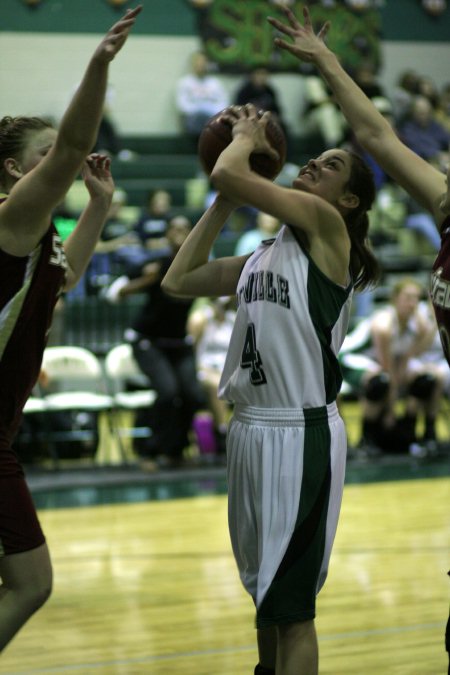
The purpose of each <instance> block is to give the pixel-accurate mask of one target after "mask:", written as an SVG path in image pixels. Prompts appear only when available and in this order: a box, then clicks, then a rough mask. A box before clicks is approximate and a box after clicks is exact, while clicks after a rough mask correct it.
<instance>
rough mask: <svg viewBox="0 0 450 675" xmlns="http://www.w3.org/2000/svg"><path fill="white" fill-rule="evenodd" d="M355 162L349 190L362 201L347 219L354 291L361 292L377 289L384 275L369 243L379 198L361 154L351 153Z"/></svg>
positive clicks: (348, 185) (371, 174) (371, 175)
mask: <svg viewBox="0 0 450 675" xmlns="http://www.w3.org/2000/svg"><path fill="white" fill-rule="evenodd" d="M348 154H349V155H350V157H351V160H352V165H351V170H350V178H349V180H348V183H347V185H346V189H347V190H349V191H350V192H351V193H352V194H354V195H356V196H357V197H358V198H359V205H358V206H357V207H356V208H355V209H352V210H351V211H350V212H349V213H348V214H347V216H346V217H345V223H346V225H347V232H348V234H349V237H350V241H351V251H350V271H351V273H352V277H353V282H354V285H355V289H356V290H358V291H362V290H364V289H365V288H367V287H369V286H374V285H376V283H377V282H378V281H379V279H380V276H381V268H380V265H379V263H378V260H377V259H376V258H375V256H374V254H373V252H372V250H371V248H370V243H369V216H368V211H369V210H370V208H371V206H372V204H373V201H374V199H375V195H376V189H375V182H374V179H373V173H372V171H371V170H370V169H369V167H368V166H367V164H366V163H365V161H364V160H363V159H361V157H359V155H356V154H355V153H353V152H349V153H348Z"/></svg>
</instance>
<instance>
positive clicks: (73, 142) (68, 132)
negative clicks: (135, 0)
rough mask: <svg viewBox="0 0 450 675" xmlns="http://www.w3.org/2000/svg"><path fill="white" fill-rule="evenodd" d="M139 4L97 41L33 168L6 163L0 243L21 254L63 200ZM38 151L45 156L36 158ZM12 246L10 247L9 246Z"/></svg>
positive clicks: (22, 162)
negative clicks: (10, 183) (7, 190)
mask: <svg viewBox="0 0 450 675" xmlns="http://www.w3.org/2000/svg"><path fill="white" fill-rule="evenodd" d="M140 11H141V7H137V8H136V9H134V10H127V12H126V13H125V15H124V16H123V17H122V18H121V19H120V20H119V21H118V22H117V23H115V24H114V25H113V26H112V28H111V29H110V30H109V31H108V33H107V34H106V35H105V37H104V38H103V39H102V41H101V42H100V44H99V45H98V47H97V49H96V50H95V52H94V54H93V56H92V57H91V59H90V61H89V64H88V66H87V69H86V72H85V74H84V77H83V79H82V82H81V84H80V86H79V87H78V89H77V91H76V93H75V95H74V97H73V99H72V101H71V103H70V105H69V107H68V109H67V111H66V113H65V114H64V116H63V118H62V121H61V124H60V128H59V131H58V133H57V134H56V135H55V136H54V137H53V138H52V137H51V136H48V137H46V142H47V144H48V147H44V148H38V150H39V153H41V154H40V156H39V158H38V159H39V161H38V162H37V163H36V164H35V166H32V165H29V164H27V162H26V159H27V158H26V157H24V156H23V153H22V157H19V158H15V159H13V160H12V161H9V160H7V162H8V161H9V164H8V165H7V166H8V171H9V172H10V175H11V179H12V180H13V181H15V184H14V186H13V187H12V189H11V191H10V194H9V197H8V199H7V200H6V202H5V203H4V205H3V206H2V208H1V210H0V228H1V234H0V245H3V246H5V247H6V249H7V250H9V252H11V253H16V254H17V255H25V254H26V253H27V252H29V250H31V248H33V246H35V245H36V244H37V242H38V241H39V240H40V238H41V237H42V235H43V234H44V232H45V231H46V229H47V228H48V224H49V220H50V217H51V214H52V212H53V210H54V208H55V207H56V206H57V205H58V204H59V203H60V202H61V201H62V200H63V198H64V196H65V194H66V192H67V190H68V189H69V187H70V185H71V184H72V182H73V180H74V179H75V178H76V176H77V175H78V173H79V172H80V169H81V167H82V165H83V162H84V160H85V158H86V156H87V155H88V154H89V152H90V151H91V149H92V147H93V145H94V143H95V139H96V136H97V132H98V127H99V124H100V120H101V116H102V110H103V102H104V97H105V91H106V84H107V77H108V69H109V64H110V62H111V61H112V60H113V59H114V57H115V56H116V54H117V53H118V52H119V51H120V49H121V48H122V47H123V45H124V44H125V42H126V39H127V37H128V34H129V32H130V30H131V28H132V26H133V25H134V23H135V20H136V17H137V15H138V14H139V13H140ZM42 155H45V156H44V157H42ZM15 247H16V250H14V248H15Z"/></svg>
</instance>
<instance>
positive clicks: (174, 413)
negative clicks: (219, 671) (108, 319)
mask: <svg viewBox="0 0 450 675" xmlns="http://www.w3.org/2000/svg"><path fill="white" fill-rule="evenodd" d="M352 75H353V77H354V78H355V80H356V81H357V82H358V84H359V85H360V86H361V87H362V88H363V89H364V91H365V93H366V94H367V96H369V97H370V98H372V100H373V102H374V103H375V105H376V106H377V108H378V109H379V110H380V112H382V113H383V115H385V116H386V117H387V118H388V119H389V121H390V123H391V124H392V125H393V126H394V127H395V128H396V130H397V133H398V134H399V135H400V137H401V138H402V140H403V141H404V142H405V143H406V144H407V145H408V146H409V147H411V149H413V150H414V151H415V152H416V153H418V154H420V155H421V156H422V157H424V158H425V159H426V160H427V161H429V162H431V163H433V164H435V165H436V166H438V167H440V168H441V169H442V170H445V168H446V166H447V164H448V163H449V160H450V154H449V149H450V84H447V85H445V86H443V87H442V88H441V89H439V88H438V87H437V86H436V85H435V84H434V83H433V81H432V79H431V78H429V77H427V76H421V75H420V74H418V73H417V72H415V71H413V70H408V71H405V72H403V73H401V75H400V77H399V79H398V82H397V85H396V87H395V89H394V91H393V93H392V95H391V96H388V95H387V93H386V91H385V90H384V88H383V86H382V85H381V83H380V82H379V81H378V80H377V76H376V72H375V69H374V68H373V67H372V64H370V63H364V64H363V65H362V66H361V67H360V68H359V69H358V70H357V71H355V72H354V73H352ZM303 91H304V93H305V101H304V108H303V111H302V116H303V117H302V119H303V121H304V124H303V129H304V133H305V134H310V135H311V136H312V137H315V138H316V140H317V142H318V144H319V147H323V148H324V149H325V148H329V147H335V146H341V147H345V148H347V149H351V150H353V151H355V152H356V153H359V154H364V153H363V151H362V149H361V148H360V147H359V146H358V144H357V143H356V140H355V138H354V137H353V136H352V134H351V133H350V132H349V130H348V128H347V127H346V124H345V122H344V119H343V117H342V115H341V113H340V111H339V109H338V107H337V105H336V103H335V102H334V101H333V98H332V96H331V95H330V93H329V92H328V91H327V90H326V88H325V85H324V83H323V81H322V80H321V79H320V78H318V77H315V76H314V75H308V76H306V77H305V78H304V88H303ZM246 102H252V103H254V104H255V105H257V106H258V107H259V108H264V109H267V110H271V111H272V112H273V114H275V115H276V116H277V118H278V119H279V121H280V123H281V124H282V125H283V127H284V129H285V132H286V136H287V138H288V139H289V138H290V132H289V129H288V126H287V125H286V123H285V120H284V115H283V110H282V105H281V103H280V100H279V96H278V94H277V91H276V88H275V86H274V85H273V84H272V83H271V82H270V73H269V72H268V71H267V70H266V69H264V68H256V69H254V70H253V71H251V72H249V73H248V74H247V75H246V76H245V77H243V78H242V81H241V83H240V85H239V86H238V87H237V88H236V91H235V95H234V98H233V97H230V95H229V94H227V92H226V90H225V88H224V87H223V85H222V84H221V82H220V79H219V77H218V76H217V75H216V74H214V73H211V71H210V68H209V64H208V61H207V59H206V56H205V54H204V53H203V52H196V53H195V54H193V55H192V59H191V62H190V72H189V73H188V74H186V75H185V76H184V77H183V78H182V79H181V80H180V81H179V82H178V84H177V87H176V104H177V107H178V110H179V113H180V129H181V131H182V133H185V134H187V135H188V136H189V137H190V138H192V139H193V140H194V141H196V139H197V138H198V135H199V133H200V131H201V129H202V127H203V125H204V123H205V121H206V120H207V119H208V118H209V117H210V116H211V115H213V114H215V113H217V112H218V111H219V110H221V109H223V108H224V107H225V106H226V105H229V104H231V103H236V104H239V105H242V104H245V103H246ZM97 145H98V146H99V147H100V146H101V147H102V148H106V149H109V151H110V154H112V155H113V156H116V157H118V158H119V159H122V160H125V161H129V160H130V156H127V155H126V153H125V154H124V153H123V152H122V151H123V148H122V144H121V143H120V140H119V139H118V138H117V133H116V130H114V125H113V122H112V120H111V118H110V116H109V112H108V109H105V116H104V124H103V125H102V128H101V136H99V139H98V143H97ZM194 147H195V146H193V152H195V150H194ZM121 152H122V156H121V154H120V153H121ZM131 159H132V158H131ZM365 159H366V160H367V161H368V162H369V163H370V164H371V168H372V170H373V172H374V176H375V180H376V184H377V191H378V193H377V199H376V202H375V205H374V207H373V209H372V212H371V214H370V217H371V240H372V245H373V247H374V249H375V251H379V254H380V259H382V260H383V261H385V260H386V255H387V257H389V253H390V252H394V253H396V255H397V256H398V255H400V257H403V260H405V259H406V258H407V256H408V255H409V256H410V257H412V258H416V259H417V257H419V258H420V257H421V256H422V257H423V256H428V255H433V253H434V252H435V251H437V250H438V248H439V234H438V232H437V231H436V227H435V225H434V223H433V221H432V219H431V217H430V215H429V214H428V213H426V212H424V210H423V209H422V208H421V207H420V205H419V204H417V203H415V202H413V201H412V200H411V199H410V198H409V197H408V196H407V195H406V193H405V192H404V191H403V190H402V189H401V188H399V187H398V186H397V185H395V184H394V183H393V182H392V181H391V180H390V179H389V178H388V177H387V176H386V174H385V173H384V172H383V171H382V170H381V168H380V167H378V166H377V165H376V164H375V162H373V160H372V159H371V158H370V157H368V156H365ZM289 161H291V162H294V163H295V157H293V156H292V155H290V157H289ZM213 197H214V192H213V191H212V190H211V191H210V192H208V194H207V197H206V202H205V206H207V205H208V200H211V199H212V198H213ZM172 201H173V200H172V196H171V193H170V191H169V190H165V189H156V190H151V191H150V192H149V194H148V196H147V199H146V203H145V204H142V205H141V210H140V213H137V209H136V206H135V207H134V210H133V215H134V217H133V218H130V216H129V214H128V213H126V211H127V208H128V206H129V205H128V198H127V194H126V192H125V191H124V190H122V189H121V188H120V187H118V188H117V190H116V193H115V195H114V200H113V204H112V206H111V210H110V214H109V216H108V219H107V223H106V225H105V227H104V230H103V233H102V237H101V240H100V242H99V244H98V246H97V249H96V253H95V254H94V256H93V258H92V261H91V263H90V265H89V267H88V269H87V271H86V273H85V276H84V278H83V279H82V281H81V282H80V284H79V286H78V288H77V289H75V291H72V292H71V294H69V296H68V297H67V298H66V300H65V301H66V302H70V301H71V300H73V299H75V298H78V299H80V298H83V297H85V296H89V295H95V296H97V297H98V298H99V301H100V302H109V303H111V302H115V303H117V302H120V303H127V301H128V297H129V296H131V295H133V294H136V293H141V294H143V295H145V296H146V298H147V300H146V302H145V303H144V304H143V307H142V309H141V310H140V311H139V313H138V315H137V316H136V317H135V320H134V322H133V323H132V325H130V326H129V329H130V330H128V332H127V334H126V336H125V337H124V340H128V341H129V342H130V343H131V344H132V347H133V353H134V356H135V359H136V361H137V362H138V364H139V366H140V367H141V369H142V371H143V372H144V373H145V374H146V375H147V377H148V378H149V381H150V382H151V385H152V387H153V388H154V389H155V390H156V391H157V395H158V397H157V402H156V404H155V405H154V406H153V408H152V410H151V411H148V419H147V422H148V423H150V425H151V426H152V428H153V429H154V434H153V436H152V438H151V439H149V440H148V442H147V443H145V442H142V441H140V443H139V444H136V448H135V449H136V452H137V454H139V455H140V456H141V457H145V458H147V459H148V458H150V459H152V460H155V461H160V460H161V457H163V458H165V463H166V464H167V463H170V464H179V463H181V462H182V461H183V458H184V457H185V450H186V447H187V446H189V445H190V444H191V443H192V442H194V443H196V444H197V446H198V447H199V448H200V451H203V452H204V453H206V454H207V453H212V454H215V455H216V456H217V457H223V452H224V439H225V435H226V427H227V420H228V418H229V415H230V410H229V408H228V406H227V404H225V403H224V402H223V401H220V400H219V399H218V397H217V385H218V381H219V377H220V371H221V366H222V364H223V359H224V355H225V352H226V347H227V344H228V340H229V335H230V332H231V328H232V325H233V320H234V307H233V300H232V299H230V298H219V299H217V300H213V299H206V298H205V300H204V302H202V303H200V304H199V303H198V302H197V303H194V304H193V303H192V302H188V303H186V302H184V301H183V302H181V301H175V300H174V299H170V300H168V299H167V298H164V296H163V294H162V292H161V290H160V288H159V281H160V279H161V278H162V276H163V274H164V271H165V270H166V269H167V266H168V264H169V262H170V260H171V259H172V257H173V255H174V253H175V252H176V250H177V248H178V247H179V245H180V242H181V241H182V240H183V238H184V237H185V236H186V235H187V233H188V232H189V229H190V227H191V226H192V225H193V224H194V223H193V222H191V221H190V220H189V217H187V216H186V215H185V214H184V215H183V214H182V213H181V214H180V208H179V206H178V205H177V207H174V205H173V203H172ZM237 213H238V214H240V216H239V221H238V223H237V224H236V223H234V224H231V225H230V226H227V227H226V228H225V230H224V236H226V235H227V234H228V235H229V234H230V233H231V234H232V235H233V236H234V240H233V241H234V243H233V249H234V250H233V251H231V252H232V253H235V254H237V255H242V254H246V253H250V252H252V251H253V250H255V249H256V247H257V246H258V245H259V243H260V242H261V241H263V240H264V239H269V238H271V237H273V236H275V234H276V232H277V231H278V228H279V227H280V223H279V222H278V221H277V220H276V219H274V218H272V217H271V216H268V215H267V214H264V213H255V212H254V210H251V209H249V210H246V209H245V208H243V209H242V210H241V211H237ZM76 217H77V213H73V212H71V211H70V208H68V207H67V205H62V206H61V207H60V209H59V210H58V213H57V214H55V222H56V225H57V227H58V229H59V231H60V233H61V235H62V237H63V238H65V237H66V236H68V234H69V233H70V231H71V227H73V226H74V223H75V222H76ZM397 279H399V281H397ZM387 285H388V286H389V288H388V293H389V296H388V297H387V294H386V292H385V294H384V296H383V294H377V291H376V290H375V291H372V292H371V291H366V292H365V293H363V294H361V295H359V296H358V295H356V296H355V301H354V310H353V311H354V322H353V323H354V330H353V332H352V333H350V334H349V335H348V337H347V339H346V341H345V343H344V347H343V350H342V354H341V366H342V369H343V374H344V382H345V385H344V391H345V392H346V393H348V392H351V395H352V396H354V397H356V398H357V399H358V400H359V401H360V403H361V410H362V424H361V430H360V441H359V448H360V450H361V451H362V452H365V453H367V454H369V455H371V456H375V455H377V454H379V453H384V452H390V451H392V449H393V448H395V450H396V452H404V453H407V452H412V453H414V452H416V453H417V452H424V453H426V452H427V451H429V450H430V449H431V450H432V449H433V448H434V447H435V444H436V440H437V435H436V418H437V415H438V413H439V405H440V401H441V399H442V395H443V394H444V395H445V396H448V395H450V382H449V375H448V369H447V368H446V367H445V364H444V361H443V358H442V353H441V348H440V346H439V340H438V336H437V330H436V324H435V321H434V318H433V316H432V313H430V312H429V308H428V304H427V301H426V289H425V288H424V287H423V285H421V282H420V283H419V281H418V279H417V278H414V277H413V276H407V275H405V274H403V275H400V276H398V275H397V277H396V280H395V281H393V282H390V283H388V284H387ZM63 302H64V301H63V300H62V301H61V310H62V311H61V312H60V313H59V314H62V313H63V310H64V306H63ZM54 334H55V335H56V328H55V330H54ZM418 430H420V431H418ZM163 463H164V462H163Z"/></svg>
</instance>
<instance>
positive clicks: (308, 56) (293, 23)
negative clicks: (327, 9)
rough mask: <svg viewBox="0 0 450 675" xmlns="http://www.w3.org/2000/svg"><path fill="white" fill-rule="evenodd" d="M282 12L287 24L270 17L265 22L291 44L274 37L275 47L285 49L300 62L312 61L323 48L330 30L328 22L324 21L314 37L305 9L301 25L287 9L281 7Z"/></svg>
mask: <svg viewBox="0 0 450 675" xmlns="http://www.w3.org/2000/svg"><path fill="white" fill-rule="evenodd" d="M282 11H283V12H284V14H285V15H286V18H287V20H288V24H286V23H283V22H282V21H279V20H278V19H275V18H274V17H272V16H269V17H267V20H268V22H269V23H270V24H271V25H272V26H273V27H274V28H276V29H277V30H278V31H280V33H284V34H285V35H287V36H288V37H290V38H292V42H287V41H286V40H282V39H281V38H279V37H276V38H275V44H276V46H277V47H280V48H281V49H285V50H286V51H288V52H290V53H291V54H293V55H294V56H296V57H297V58H299V59H301V60H302V61H314V60H315V57H316V55H317V54H318V53H320V52H321V51H322V50H323V49H324V48H325V44H324V40H325V37H326V34H327V33H328V30H329V28H330V25H331V24H330V22H329V21H326V22H325V23H324V25H323V26H322V28H321V29H320V31H319V32H318V33H317V35H316V34H315V33H314V28H313V25H312V23H311V17H310V14H309V11H308V8H307V7H304V8H303V19H304V22H303V25H302V24H301V23H300V21H299V20H298V19H297V18H296V16H295V14H294V12H293V11H292V10H291V9H289V7H283V8H282Z"/></svg>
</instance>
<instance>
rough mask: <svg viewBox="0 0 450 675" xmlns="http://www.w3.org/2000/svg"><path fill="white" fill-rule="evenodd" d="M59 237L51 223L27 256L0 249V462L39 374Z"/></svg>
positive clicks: (59, 276)
mask: <svg viewBox="0 0 450 675" xmlns="http://www.w3.org/2000/svg"><path fill="white" fill-rule="evenodd" d="M66 268H67V263H66V257H65V254H64V249H63V245H62V241H61V238H60V236H59V234H58V233H57V231H56V229H55V228H54V226H53V225H50V227H49V229H48V230H47V232H46V234H45V235H44V237H43V238H42V240H41V242H40V244H39V245H38V246H37V247H36V248H35V249H34V250H33V251H32V252H31V253H30V254H29V255H27V256H24V257H17V256H13V255H9V254H8V253H5V252H4V251H2V250H0V463H1V468H2V473H3V475H4V470H5V469H6V467H7V465H8V464H9V461H8V456H9V459H10V460H11V469H12V468H13V464H14V461H13V457H12V453H11V452H10V446H11V442H12V439H13V437H14V435H15V433H16V432H17V428H18V426H19V424H20V421H21V414H22V410H23V407H24V405H25V403H26V401H27V398H28V397H29V395H30V393H31V390H32V389H33V387H34V385H35V383H36V380H37V378H38V375H39V371H40V368H41V363H42V355H43V351H44V348H45V345H46V341H47V336H48V333H49V330H50V326H51V322H52V316H53V310H54V307H55V304H56V301H57V299H58V296H59V295H60V293H61V290H62V285H63V282H64V278H65V274H66Z"/></svg>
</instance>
